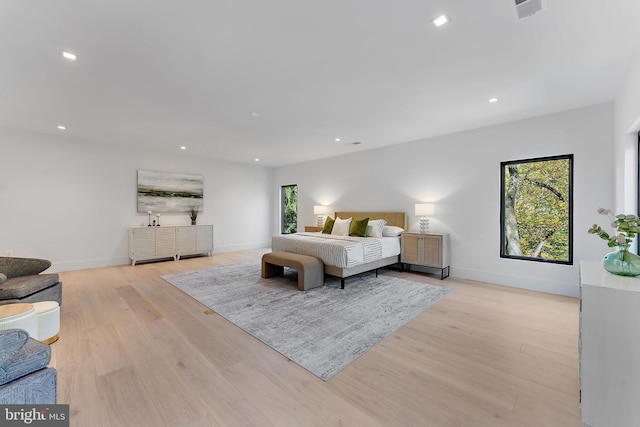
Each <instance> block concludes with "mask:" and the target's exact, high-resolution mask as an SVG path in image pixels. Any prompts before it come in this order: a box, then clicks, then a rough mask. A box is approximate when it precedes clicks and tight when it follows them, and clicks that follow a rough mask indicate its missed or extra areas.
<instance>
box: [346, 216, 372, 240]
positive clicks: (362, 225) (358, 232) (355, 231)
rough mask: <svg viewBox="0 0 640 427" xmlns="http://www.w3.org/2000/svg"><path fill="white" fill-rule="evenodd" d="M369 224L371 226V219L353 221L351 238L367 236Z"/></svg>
mask: <svg viewBox="0 0 640 427" xmlns="http://www.w3.org/2000/svg"><path fill="white" fill-rule="evenodd" d="M367 224H369V218H365V219H354V220H352V221H351V227H350V228H349V236H355V237H364V236H366V234H367Z"/></svg>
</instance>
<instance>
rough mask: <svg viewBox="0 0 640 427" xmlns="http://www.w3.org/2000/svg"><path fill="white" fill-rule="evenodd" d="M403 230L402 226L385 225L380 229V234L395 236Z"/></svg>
mask: <svg viewBox="0 0 640 427" xmlns="http://www.w3.org/2000/svg"><path fill="white" fill-rule="evenodd" d="M403 231H404V228H401V227H394V226H387V225H385V226H384V228H383V229H382V236H383V237H397V236H399V235H400V233H402V232H403Z"/></svg>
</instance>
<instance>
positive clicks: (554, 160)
mask: <svg viewBox="0 0 640 427" xmlns="http://www.w3.org/2000/svg"><path fill="white" fill-rule="evenodd" d="M500 241H501V246H500V257H502V258H515V259H522V260H530V261H542V262H553V263H558V264H573V154H568V155H562V156H553V157H541V158H535V159H525V160H514V161H508V162H502V163H500Z"/></svg>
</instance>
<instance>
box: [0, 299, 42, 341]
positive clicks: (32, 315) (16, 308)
mask: <svg viewBox="0 0 640 427" xmlns="http://www.w3.org/2000/svg"><path fill="white" fill-rule="evenodd" d="M0 329H24V330H25V331H27V332H28V333H29V336H30V337H34V338H35V337H37V336H38V317H37V316H36V309H35V307H34V306H33V304H25V303H18V304H5V305H0Z"/></svg>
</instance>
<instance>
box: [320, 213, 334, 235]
mask: <svg viewBox="0 0 640 427" xmlns="http://www.w3.org/2000/svg"><path fill="white" fill-rule="evenodd" d="M334 222H336V220H335V219H333V218H331V217H330V216H328V217H327V220H326V221H325V222H324V228H323V229H322V232H323V233H324V234H331V230H333V223H334Z"/></svg>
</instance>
